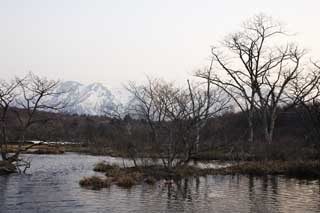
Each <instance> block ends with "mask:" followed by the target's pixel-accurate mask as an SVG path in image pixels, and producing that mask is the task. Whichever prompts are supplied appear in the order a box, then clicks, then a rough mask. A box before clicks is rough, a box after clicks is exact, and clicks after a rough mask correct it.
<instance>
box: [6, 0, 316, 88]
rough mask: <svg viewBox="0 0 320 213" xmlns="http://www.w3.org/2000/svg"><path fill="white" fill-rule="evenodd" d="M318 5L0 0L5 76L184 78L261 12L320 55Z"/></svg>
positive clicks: (289, 0) (278, 0) (246, 0)
mask: <svg viewBox="0 0 320 213" xmlns="http://www.w3.org/2000/svg"><path fill="white" fill-rule="evenodd" d="M319 8H320V1H319V0H304V1H303V0H264V1H257V0H241V1H239V0H219V1H218V0H193V1H191V0H126V1H125V0H50V1H49V0H0V26H1V28H0V75H1V77H0V78H4V79H9V78H12V77H13V76H21V75H24V74H26V73H27V72H28V71H32V72H34V73H36V74H38V75H41V76H47V77H48V78H53V79H57V78H58V79H61V80H76V81H80V82H82V83H86V84H87V83H93V82H101V83H103V84H105V85H106V86H108V87H120V86H121V84H123V83H126V82H128V81H129V80H134V81H138V82H139V81H141V80H142V79H144V78H145V75H151V76H155V77H162V78H165V79H168V80H176V81H180V82H182V81H185V80H186V79H187V78H189V77H190V75H191V74H192V73H193V71H194V70H196V69H197V68H199V67H203V66H205V65H207V64H208V57H209V56H210V46H211V45H214V44H216V43H217V42H218V41H220V40H222V39H223V37H224V36H225V35H227V34H229V33H232V32H234V31H235V30H237V29H239V27H240V25H241V23H242V22H243V21H245V20H246V19H248V18H250V17H252V16H253V15H255V14H258V13H264V14H266V15H270V16H273V17H274V18H275V19H277V20H279V21H282V22H283V23H285V24H287V28H288V30H289V31H290V32H294V33H297V36H296V40H297V41H298V42H299V43H300V44H301V46H303V47H305V48H307V49H309V50H310V56H312V58H313V59H320V41H319V39H320V27H319V22H320V12H319Z"/></svg>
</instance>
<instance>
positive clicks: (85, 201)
mask: <svg viewBox="0 0 320 213" xmlns="http://www.w3.org/2000/svg"><path fill="white" fill-rule="evenodd" d="M24 157H25V158H28V159H29V160H31V161H32V167H31V168H30V169H29V170H28V171H27V174H12V175H8V176H0V192H1V193H0V212H1V213H6V212H59V213H64V212H290V213H293V212H320V182H319V180H310V181H307V180H298V179H294V178H285V177H282V176H264V177H250V176H244V175H236V176H230V175H209V176H206V177H200V178H188V179H182V180H181V181H180V182H179V183H175V184H171V185H166V184H164V183H163V182H161V181H158V182H157V183H156V184H154V185H148V184H140V185H135V186H133V187H132V188H130V189H125V188H121V187H118V186H116V185H112V186H110V187H109V188H104V189H101V190H89V189H86V188H81V187H80V186H79V180H80V179H81V177H83V176H90V175H101V174H98V173H96V172H94V171H93V170H92V168H93V167H94V164H96V163H97V162H99V161H102V160H104V161H107V162H111V163H116V164H119V165H122V164H123V163H124V162H126V163H128V161H124V160H123V159H121V158H114V157H108V156H90V155H84V154H76V153H65V154H62V155H24ZM129 163H130V162H129ZM208 166H219V163H217V162H210V163H208Z"/></svg>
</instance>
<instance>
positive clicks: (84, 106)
mask: <svg viewBox="0 0 320 213" xmlns="http://www.w3.org/2000/svg"><path fill="white" fill-rule="evenodd" d="M57 92H62V94H61V95H59V96H57V97H53V98H52V99H51V100H50V102H53V103H57V102H59V101H60V102H61V101H63V102H67V103H68V104H67V107H66V108H65V109H64V111H65V112H68V113H72V114H79V115H81V114H87V115H103V114H105V111H108V110H112V109H115V108H116V107H117V106H119V105H120V104H121V103H120V101H119V100H120V99H118V98H116V97H115V95H114V94H113V93H112V92H111V91H110V90H109V89H108V88H107V87H105V86H104V85H102V84H101V83H93V84H89V85H84V84H81V83H79V82H76V81H63V82H61V83H60V84H59V86H58V88H57Z"/></svg>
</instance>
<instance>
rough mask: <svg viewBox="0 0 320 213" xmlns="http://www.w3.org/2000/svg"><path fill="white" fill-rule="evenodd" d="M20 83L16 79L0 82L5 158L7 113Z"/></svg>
mask: <svg viewBox="0 0 320 213" xmlns="http://www.w3.org/2000/svg"><path fill="white" fill-rule="evenodd" d="M17 86H18V84H17V83H16V82H15V81H11V82H7V81H4V80H2V81H1V82H0V110H1V115H0V125H1V139H0V140H1V144H0V149H1V157H2V159H3V160H6V159H7V153H8V148H7V114H8V111H9V109H10V108H11V104H12V102H13V101H14V99H15V97H16V95H17V94H16V88H17Z"/></svg>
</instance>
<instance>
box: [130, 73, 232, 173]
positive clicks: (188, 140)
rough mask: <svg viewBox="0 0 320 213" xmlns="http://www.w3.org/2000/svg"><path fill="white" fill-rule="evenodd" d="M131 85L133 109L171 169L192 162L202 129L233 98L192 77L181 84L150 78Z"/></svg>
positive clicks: (223, 109)
mask: <svg viewBox="0 0 320 213" xmlns="http://www.w3.org/2000/svg"><path fill="white" fill-rule="evenodd" d="M127 89H128V91H129V92H130V93H131V94H132V95H133V97H134V99H133V101H132V103H131V107H130V111H131V112H132V113H133V115H134V116H136V117H137V118H140V119H143V120H145V121H146V123H147V126H148V128H147V129H148V132H149V137H148V140H150V144H151V146H152V149H153V150H157V153H158V154H159V156H158V157H160V158H161V160H162V162H163V165H164V166H165V167H167V168H168V169H170V168H172V167H173V166H176V165H180V164H185V163H187V162H189V160H190V159H191V158H192V157H193V156H194V154H196V153H197V151H198V149H199V143H200V131H201V129H202V128H203V127H204V126H205V125H206V122H207V121H208V119H210V118H213V117H215V116H217V115H219V114H220V113H223V112H224V111H225V110H227V108H228V102H229V99H228V98H226V97H225V96H224V95H223V93H222V90H220V89H216V88H212V86H211V85H210V84H209V83H208V84H205V85H202V84H197V85H196V84H191V83H190V81H188V82H187V86H186V87H185V88H179V87H177V86H175V85H174V83H172V82H166V81H163V80H159V79H148V82H147V83H146V84H145V85H139V86H138V85H136V84H134V83H130V84H129V86H128V88H127ZM177 159H178V160H177Z"/></svg>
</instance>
